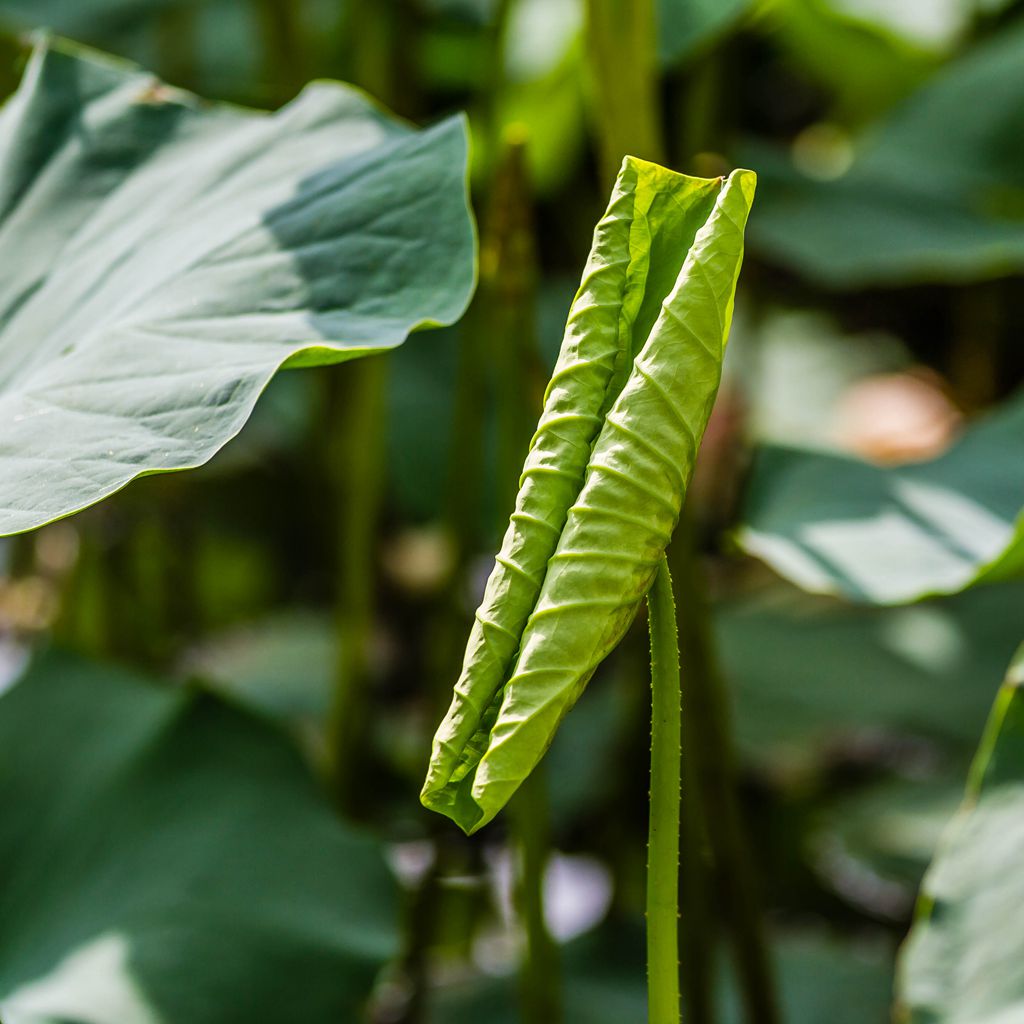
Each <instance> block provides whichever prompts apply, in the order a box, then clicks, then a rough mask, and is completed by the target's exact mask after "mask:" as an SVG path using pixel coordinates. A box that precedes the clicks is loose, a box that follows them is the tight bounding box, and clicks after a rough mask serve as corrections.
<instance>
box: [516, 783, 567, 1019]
mask: <svg viewBox="0 0 1024 1024" xmlns="http://www.w3.org/2000/svg"><path fill="white" fill-rule="evenodd" d="M509 810H510V811H511V815H512V830H513V837H514V839H515V843H516V847H517V849H516V853H517V858H516V859H517V864H516V868H517V870H516V883H515V905H516V910H517V912H518V915H519V920H520V922H521V923H522V926H523V931H524V938H525V949H524V951H523V961H522V966H521V968H520V977H519V981H520V995H521V1000H522V1010H523V1014H522V1019H523V1022H524V1024H558V1022H559V1021H560V1020H561V1019H562V1007H561V980H560V977H559V967H558V948H557V947H556V945H555V942H554V940H553V939H552V937H551V933H550V932H549V931H548V926H547V923H546V921H545V919H544V870H545V868H546V867H547V862H548V856H549V852H550V836H549V834H548V833H549V827H548V823H549V821H550V812H549V808H548V799H547V780H546V778H545V775H544V770H543V765H540V766H538V768H537V769H536V770H535V771H534V772H533V773H532V774H531V775H530V777H529V778H528V779H527V780H526V781H525V782H524V783H523V785H522V786H520V788H519V792H518V793H517V794H516V796H515V799H514V800H513V802H512V805H511V806H510V808H509Z"/></svg>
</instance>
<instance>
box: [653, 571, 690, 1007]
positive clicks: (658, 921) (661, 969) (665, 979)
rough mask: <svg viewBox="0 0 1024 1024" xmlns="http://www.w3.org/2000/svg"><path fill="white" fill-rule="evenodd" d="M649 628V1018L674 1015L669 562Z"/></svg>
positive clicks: (674, 758) (675, 838) (675, 671)
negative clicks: (650, 708) (650, 707)
mask: <svg viewBox="0 0 1024 1024" xmlns="http://www.w3.org/2000/svg"><path fill="white" fill-rule="evenodd" d="M647 605H648V624H649V626H650V631H651V701H652V710H651V801H650V823H649V831H648V841H647V1007H648V1021H649V1024H678V1021H679V787H680V770H681V764H682V749H681V747H680V728H681V723H680V693H679V648H678V645H677V640H676V606H675V600H674V599H673V597H672V577H671V576H670V575H669V569H668V562H667V560H666V559H664V558H663V559H662V562H661V568H660V569H659V570H658V575H657V576H656V577H655V580H654V585H653V586H652V587H651V591H650V593H649V594H648V596H647Z"/></svg>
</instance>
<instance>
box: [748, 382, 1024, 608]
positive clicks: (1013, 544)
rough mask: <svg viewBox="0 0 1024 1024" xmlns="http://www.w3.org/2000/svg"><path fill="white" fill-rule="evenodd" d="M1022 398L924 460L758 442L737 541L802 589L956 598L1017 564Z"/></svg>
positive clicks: (890, 597) (1023, 527)
mask: <svg viewBox="0 0 1024 1024" xmlns="http://www.w3.org/2000/svg"><path fill="white" fill-rule="evenodd" d="M1022 436H1024V399H1020V398H1018V399H1016V400H1015V401H1013V402H1012V403H1010V404H1009V405H1007V406H1005V407H1004V408H1003V409H1001V410H999V411H998V412H996V413H994V414H992V415H990V416H989V417H987V418H986V419H984V420H982V421H981V422H980V423H978V424H977V425H975V426H973V427H971V428H969V429H968V431H967V432H966V434H965V435H964V436H963V437H962V438H961V439H960V441H959V442H958V443H957V444H956V445H954V447H953V448H951V449H950V450H949V451H948V452H947V453H946V454H945V455H943V456H941V457H940V458H938V459H935V460H933V461H931V462H926V463H915V464H910V465H905V466H897V467H891V468H883V467H880V466H875V465H873V464H870V463H867V462H863V461H861V460H859V459H855V458H847V457H844V456H840V455H830V454H824V453H818V452H808V451H798V450H795V449H786V448H766V449H764V450H763V451H762V452H761V453H760V455H759V457H758V459H757V461H756V463H755V467H754V473H753V476H752V479H751V483H750V488H749V492H748V497H747V503H746V508H745V511H744V518H743V524H742V526H741V529H740V532H739V540H740V543H741V544H742V545H743V546H744V547H745V548H746V550H748V551H749V552H751V553H752V554H754V555H757V556H758V557H759V558H762V559H764V560H765V561H766V562H767V563H768V564H769V565H771V566H772V568H774V569H775V570H776V571H777V572H779V573H781V574H782V575H783V576H786V577H788V578H789V579H791V580H793V582H794V583H797V584H798V585H799V586H801V587H803V588H805V589H806V590H811V591H816V592H822V593H835V594H840V595H842V596H844V597H848V598H851V599H853V600H856V601H864V602H869V603H873V604H899V603H902V602H906V601H913V600H917V599H919V598H922V597H926V596H929V595H934V594H952V593H956V592H957V591H960V590H963V589H964V588H966V587H968V586H971V585H973V584H975V583H980V582H991V581H995V580H1001V579H1010V578H1014V577H1016V576H1019V575H1020V574H1021V572H1022V571H1024V518H1022V514H1021V510H1022V509H1024V473H1022V470H1024V452H1022V449H1021V437H1022Z"/></svg>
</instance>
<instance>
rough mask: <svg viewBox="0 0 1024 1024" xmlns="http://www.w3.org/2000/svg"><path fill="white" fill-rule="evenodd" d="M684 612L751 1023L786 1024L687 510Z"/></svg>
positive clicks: (698, 754)
mask: <svg viewBox="0 0 1024 1024" xmlns="http://www.w3.org/2000/svg"><path fill="white" fill-rule="evenodd" d="M668 557H669V562H670V564H671V566H672V571H673V574H674V576H675V580H676V586H677V588H678V592H679V604H680V608H681V609H682V611H681V613H680V615H679V616H678V618H677V623H678V632H679V649H680V652H681V655H682V663H683V666H684V670H683V673H682V692H683V699H684V701H685V703H686V719H687V722H688V729H687V742H688V746H689V750H688V755H689V757H690V758H691V759H692V760H693V761H694V763H695V767H696V775H697V785H698V787H699V790H700V795H699V800H700V804H701V807H702V809H703V814H704V828H705V829H706V832H707V836H708V839H709V841H710V844H711V849H712V853H713V856H714V861H715V868H716V877H717V880H718V887H717V888H718V892H719V896H720V899H721V900H722V902H723V904H724V906H725V908H726V912H727V916H728V919H729V924H730V928H731V934H732V940H733V947H734V950H735V958H736V967H737V974H738V977H739V984H740V990H741V994H742V998H743V1003H744V1006H745V1009H746V1016H747V1020H748V1021H749V1022H750V1024H778V1021H779V1013H778V1008H777V1002H776V995H775V984H774V978H773V974H772V967H771V958H770V956H769V953H768V946H767V942H766V939H765V933H764V924H763V921H762V910H761V905H760V899H759V894H758V891H757V884H756V881H755V877H754V873H753V870H752V867H751V863H750V860H749V856H748V850H749V844H748V842H747V840H746V837H745V835H744V829H743V822H742V816H741V813H740V807H739V802H738V800H737V785H736V782H737V772H736V762H735V754H734V751H733V741H732V733H731V727H730V718H729V709H728V696H727V693H726V689H725V684H724V681H723V679H722V675H721V672H720V670H719V668H718V664H717V660H716V655H715V648H714V638H713V633H712V625H711V612H710V606H709V602H708V596H707V592H706V584H705V580H704V576H703V572H702V569H701V566H700V563H699V561H698V558H697V549H696V543H695V539H694V528H693V525H692V523H691V522H690V520H689V518H688V516H687V515H686V511H685V509H684V513H683V516H682V518H681V520H680V524H679V528H678V529H677V531H676V537H675V539H674V540H673V543H672V545H671V547H670V548H669V556H668Z"/></svg>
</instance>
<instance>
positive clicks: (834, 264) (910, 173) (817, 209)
mask: <svg viewBox="0 0 1024 1024" xmlns="http://www.w3.org/2000/svg"><path fill="white" fill-rule="evenodd" d="M1022 63H1024V22H1020V23H1019V24H1017V25H1015V26H1014V27H1012V28H1008V29H1007V30H1005V31H1003V32H999V33H996V34H995V35H994V36H993V37H992V38H991V39H990V40H989V41H987V42H985V43H982V44H980V45H978V46H976V47H974V48H973V49H972V50H970V51H969V52H968V53H967V54H966V55H965V56H964V57H962V58H961V59H959V60H958V61H956V62H955V63H953V64H951V65H950V66H949V67H948V68H946V69H944V70H943V71H942V72H940V73H939V74H938V75H936V77H935V78H934V79H933V80H932V81H931V82H929V83H928V84H927V85H926V86H924V87H923V88H922V89H920V90H919V91H918V92H916V93H914V94H913V95H912V96H911V97H910V98H909V99H908V100H906V101H905V102H904V103H903V104H901V105H900V106H899V107H898V108H896V109H895V110H894V111H893V112H892V113H891V114H890V115H889V116H888V117H887V118H886V119H885V120H884V121H883V122H881V123H880V124H879V125H878V126H877V127H876V128H875V129H874V130H872V131H871V132H870V133H869V134H868V135H867V136H866V137H865V138H863V139H862V140H861V142H860V145H859V147H858V151H857V154H856V158H855V159H854V162H853V164H852V166H851V167H850V168H849V170H848V171H846V173H844V174H842V175H841V176H840V177H839V178H837V179H836V180H832V181H819V180H815V179H812V178H810V177H808V176H806V175H805V174H803V173H801V172H799V171H798V170H796V168H795V167H794V166H793V164H792V163H791V161H790V159H789V156H788V155H787V154H785V153H783V152H781V151H779V150H775V149H770V148H768V147H765V146H759V147H754V146H749V147H748V148H747V149H746V150H745V151H743V153H742V156H743V159H744V160H746V161H747V162H749V163H750V164H751V166H753V167H755V168H756V169H757V172H758V175H759V178H760V180H761V194H760V199H759V202H758V217H757V220H756V221H755V223H754V224H753V225H752V227H751V233H750V244H751V246H752V247H753V249H754V250H755V251H758V252H760V253H761V254H763V255H764V256H765V257H767V258H769V259H772V260H776V261H778V262H779V263H782V264H784V265H786V266H788V267H790V268H792V269H793V270H796V271H798V272H799V273H801V274H803V275H805V276H806V277H808V278H811V279H813V280H816V281H819V282H821V283H823V284H826V285H828V286H831V287H838V288H854V287H863V286H866V285H878V286H882V287H892V286H894V285H900V284H906V283H908V282H916V281H970V280H977V279H982V278H987V277H996V276H1000V275H1007V274H1013V273H1016V272H1019V271H1020V269H1021V268H1022V267H1024V133H1022V132H1021V115H1020V112H1021V109H1022V108H1024V75H1021V74H1020V67H1021V64H1022Z"/></svg>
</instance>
